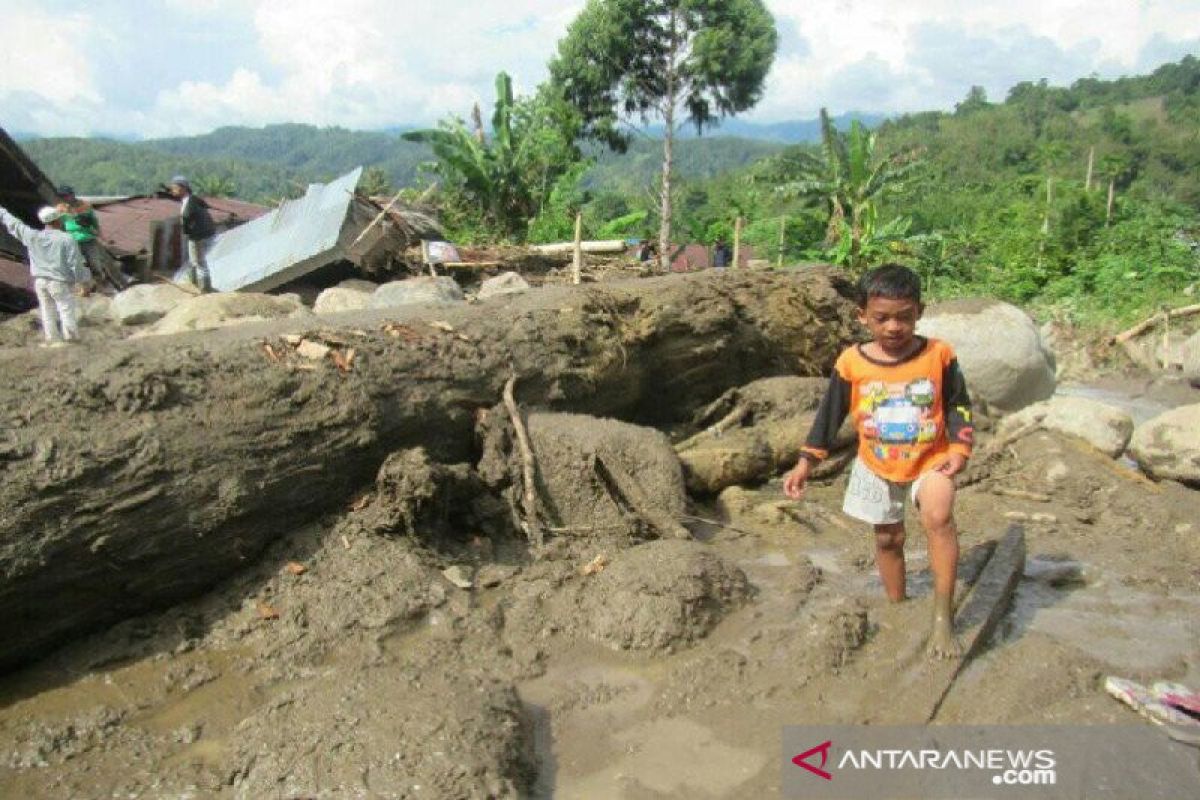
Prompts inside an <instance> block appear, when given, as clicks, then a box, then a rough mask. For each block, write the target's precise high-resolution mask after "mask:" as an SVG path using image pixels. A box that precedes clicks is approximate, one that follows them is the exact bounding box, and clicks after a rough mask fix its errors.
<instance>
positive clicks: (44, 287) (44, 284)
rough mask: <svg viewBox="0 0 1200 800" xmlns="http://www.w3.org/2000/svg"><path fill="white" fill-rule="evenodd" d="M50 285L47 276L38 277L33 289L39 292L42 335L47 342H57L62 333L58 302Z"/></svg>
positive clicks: (60, 338)
mask: <svg viewBox="0 0 1200 800" xmlns="http://www.w3.org/2000/svg"><path fill="white" fill-rule="evenodd" d="M50 285H51V282H50V281H48V280H46V279H45V278H36V279H34V281H33V290H34V293H36V294H37V299H38V313H39V314H40V315H41V318H42V335H43V337H44V338H45V340H46V341H47V342H57V341H61V340H62V334H61V333H59V331H58V303H56V302H54V297H53V296H52V295H51V294H50Z"/></svg>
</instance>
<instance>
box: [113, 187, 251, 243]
mask: <svg viewBox="0 0 1200 800" xmlns="http://www.w3.org/2000/svg"><path fill="white" fill-rule="evenodd" d="M204 202H206V203H208V208H209V211H210V212H211V213H212V218H213V222H215V223H217V227H218V228H221V229H226V228H232V227H234V226H236V225H240V224H242V223H243V222H249V221H250V220H252V219H256V218H258V217H261V216H262V215H263V214H266V213H267V212H268V211H270V210H271V209H269V208H266V207H265V206H259V205H255V204H253V203H245V202H242V201H241V200H232V199H230V198H227V197H206V198H204ZM94 206H95V209H96V215H97V216H98V217H99V218H100V241H101V242H102V243H103V244H104V246H105V247H106V248H108V249H109V250H110V251H112V252H113V254H114V255H117V256H131V255H140V254H144V253H149V252H150V251H151V249H152V245H153V241H154V239H153V235H152V233H151V226H152V224H153V223H155V222H158V221H159V220H165V219H174V218H177V217H178V216H179V203H178V202H177V201H175V200H171V199H170V198H167V197H158V196H144V195H140V196H137V197H126V198H122V199H120V200H111V201H104V200H101V201H97V202H96V203H95V204H94Z"/></svg>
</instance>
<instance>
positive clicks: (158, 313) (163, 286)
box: [110, 283, 195, 325]
mask: <svg viewBox="0 0 1200 800" xmlns="http://www.w3.org/2000/svg"><path fill="white" fill-rule="evenodd" d="M192 297H195V295H193V294H192V293H191V292H189V291H188V290H186V289H183V288H181V287H179V286H176V285H175V284H171V283H143V284H139V285H137V286H133V287H130V288H129V289H126V290H125V291H123V292H118V293H117V295H116V296H115V297H113V299H112V304H111V306H110V308H111V314H112V317H113V319H115V320H116V321H117V322H119V323H121V324H122V325H145V324H146V323H148V322H154V321H155V320H158V319H162V318H163V317H164V316H166V313H167V312H168V311H170V310H171V309H173V308H174V307H175V306H177V305H179V304H180V303H182V302H183V301H184V300H187V299H189V298H192Z"/></svg>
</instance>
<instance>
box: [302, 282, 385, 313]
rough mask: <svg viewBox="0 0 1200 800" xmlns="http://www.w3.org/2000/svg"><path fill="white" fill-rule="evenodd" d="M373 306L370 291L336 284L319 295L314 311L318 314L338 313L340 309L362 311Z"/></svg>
mask: <svg viewBox="0 0 1200 800" xmlns="http://www.w3.org/2000/svg"><path fill="white" fill-rule="evenodd" d="M370 307H371V295H370V293H369V292H365V291H361V290H359V289H343V288H341V287H339V286H335V287H333V288H332V289H326V290H325V291H323V292H321V293H320V294H319V295H317V299H316V302H314V303H313V311H314V312H315V313H317V314H336V313H338V312H339V311H360V310H362V309H364V308H370Z"/></svg>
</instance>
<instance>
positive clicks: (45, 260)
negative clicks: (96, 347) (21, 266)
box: [0, 206, 90, 347]
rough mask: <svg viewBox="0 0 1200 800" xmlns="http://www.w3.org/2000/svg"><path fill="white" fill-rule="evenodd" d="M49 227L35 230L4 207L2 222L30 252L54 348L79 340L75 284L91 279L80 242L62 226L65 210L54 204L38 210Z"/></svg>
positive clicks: (44, 328)
mask: <svg viewBox="0 0 1200 800" xmlns="http://www.w3.org/2000/svg"><path fill="white" fill-rule="evenodd" d="M38 219H39V220H41V222H42V224H43V225H45V226H46V229H45V230H41V231H38V230H34V229H33V228H31V227H29V226H28V225H26V224H25V223H24V222H21V220H19V219H17V218H16V217H14V216H13V215H12V214H10V213H9V212H8V210H7V209H5V208H3V207H0V223H3V224H4V227H5V228H7V229H8V232H9V233H11V234H12V235H13V238H15V239H16V240H17V241H18V242H20V243H21V244H23V245H25V249H26V250H28V251H29V272H30V274H31V275H33V289H34V291H35V292H36V293H37V299H38V306H39V307H40V311H41V316H42V332H43V333H44V334H45V337H46V342H45V343H46V344H47V345H49V346H51V347H54V346H57V345H61V344H63V343H64V342H78V341H79V324H78V323H77V322H76V314H75V285H76V284H79V285H80V286H81V287H83V288H86V287H87V286H88V283H89V280H90V273H89V272H88V268H87V262H85V261H84V260H83V253H81V252H80V251H79V245H78V244H76V243H75V240H74V239H73V238H71V235H70V234H69V233H66V232H65V231H63V229H62V212H60V211H59V210H58V209H56V208H52V207H50V206H44V207H43V208H41V209H39V210H38Z"/></svg>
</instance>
